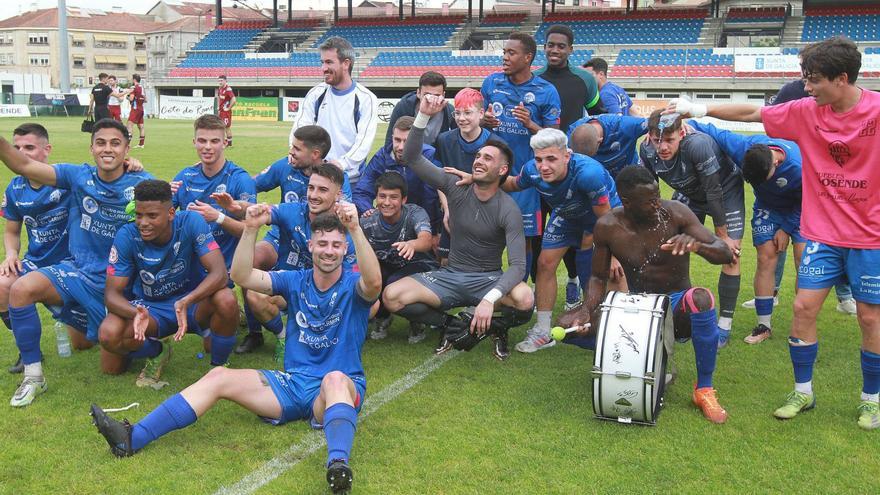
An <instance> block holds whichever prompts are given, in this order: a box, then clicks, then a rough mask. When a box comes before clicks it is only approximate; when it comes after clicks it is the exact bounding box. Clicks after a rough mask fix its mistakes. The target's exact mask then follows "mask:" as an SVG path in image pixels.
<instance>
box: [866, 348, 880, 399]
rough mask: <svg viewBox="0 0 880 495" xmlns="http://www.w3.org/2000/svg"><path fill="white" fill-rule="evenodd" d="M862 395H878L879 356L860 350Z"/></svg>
mask: <svg viewBox="0 0 880 495" xmlns="http://www.w3.org/2000/svg"><path fill="white" fill-rule="evenodd" d="M862 380H863V381H862V393H865V394H871V395H873V394H877V393H880V354H874V353H873V352H871V351H866V350H864V349H862Z"/></svg>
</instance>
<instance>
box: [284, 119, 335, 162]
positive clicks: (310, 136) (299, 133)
mask: <svg viewBox="0 0 880 495" xmlns="http://www.w3.org/2000/svg"><path fill="white" fill-rule="evenodd" d="M293 137H295V138H296V139H299V140H300V141H302V143H303V144H304V145H306V148H309V149H312V150H320V151H321V158H322V159H323V158H325V157H326V156H327V153H330V145H331V143H330V133H328V132H327V130H326V129H324V128H323V127H321V126H319V125H304V126H302V127H300V128H298V129H297V130H295V131H293Z"/></svg>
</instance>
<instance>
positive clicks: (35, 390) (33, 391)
mask: <svg viewBox="0 0 880 495" xmlns="http://www.w3.org/2000/svg"><path fill="white" fill-rule="evenodd" d="M47 388H48V386H47V385H46V379H45V378H43V377H42V376H25V377H24V380H22V381H21V385H19V386H18V389H17V390H16V391H15V394H13V396H12V399H11V400H10V401H9V405H10V406H12V407H24V406H27V405H30V403H31V402H33V401H34V399H35V398H36V397H37V396H38V395H40V394H42V393H43V392H45V391H46V389H47Z"/></svg>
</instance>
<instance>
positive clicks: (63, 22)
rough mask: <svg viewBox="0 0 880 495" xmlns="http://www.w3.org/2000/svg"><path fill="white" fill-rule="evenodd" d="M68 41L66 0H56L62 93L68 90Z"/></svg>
mask: <svg viewBox="0 0 880 495" xmlns="http://www.w3.org/2000/svg"><path fill="white" fill-rule="evenodd" d="M69 46H70V41H69V39H68V37H67V0H58V48H59V53H58V58H59V61H60V63H61V73H60V75H59V78H60V80H59V81H58V83H59V86H60V87H61V92H62V93H67V92H69V91H70V53H69V52H68V47H69Z"/></svg>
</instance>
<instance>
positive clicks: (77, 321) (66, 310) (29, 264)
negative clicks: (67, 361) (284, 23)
mask: <svg viewBox="0 0 880 495" xmlns="http://www.w3.org/2000/svg"><path fill="white" fill-rule="evenodd" d="M21 268H22V270H21V273H20V276H22V277H23V276H25V275H27V274H28V273H30V272H35V271H37V270H39V269H40V268H39V267H38V266H37V265H36V264H35V263H34V262H33V261H31V260H29V259H27V258H23V259H22V260H21ZM46 309H48V310H49V312H50V313H52V318H54V319H55V320H58V321H60V322H61V323H64V324H65V325H67V326H69V327H71V328H73V329H75V330H77V331H78V332H80V333H86V329H87V328H88V325H89V321H88V317H87V316H86V311H85V310H84V309H83V307H82V306H80V305H79V303H73V304H65V305H63V306H49V305H46Z"/></svg>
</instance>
